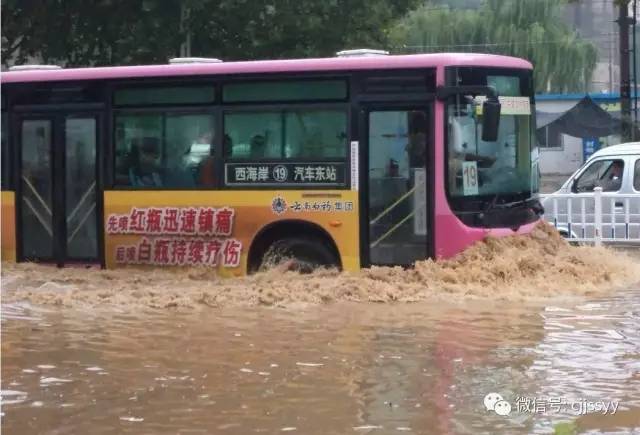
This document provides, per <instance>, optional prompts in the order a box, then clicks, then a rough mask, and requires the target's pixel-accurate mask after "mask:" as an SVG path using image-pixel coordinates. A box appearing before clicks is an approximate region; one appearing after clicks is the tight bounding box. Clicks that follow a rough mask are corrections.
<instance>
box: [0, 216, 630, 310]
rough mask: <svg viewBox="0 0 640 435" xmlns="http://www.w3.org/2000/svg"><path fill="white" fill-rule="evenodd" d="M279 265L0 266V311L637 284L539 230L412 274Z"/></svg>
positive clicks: (602, 254)
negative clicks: (23, 303) (13, 306)
mask: <svg viewBox="0 0 640 435" xmlns="http://www.w3.org/2000/svg"><path fill="white" fill-rule="evenodd" d="M287 269H288V266H287V265H286V264H281V265H278V266H275V267H273V268H272V269H270V270H267V271H264V272H260V273H257V274H255V275H251V276H247V277H242V278H221V277H219V276H217V275H216V274H215V272H214V271H212V270H208V269H187V270H185V269H170V270H169V269H154V270H149V269H148V270H142V269H130V268H127V269H118V270H101V271H87V270H82V269H56V268H53V267H49V266H40V265H34V264H29V263H20V264H3V270H2V292H3V298H4V301H5V302H11V301H18V300H28V301H30V302H33V303H37V304H52V305H63V306H90V307H96V306H100V305H117V306H121V307H127V308H130V307H136V306H138V307H140V306H141V307H150V308H185V309H197V308H204V307H224V306H255V305H269V306H288V305H291V304H296V303H307V304H320V303H327V302H333V301H345V300H346V301H358V302H367V301H368V302H394V301H401V302H414V301H421V300H426V299H430V298H446V299H452V298H454V299H455V298H463V299H465V298H490V299H505V300H521V299H530V298H544V297H550V296H557V295H587V294H595V293H599V292H604V291H607V290H610V289H613V288H617V287H621V286H626V285H629V284H631V283H637V282H640V263H639V262H638V260H636V259H633V258H632V257H630V256H628V255H627V254H625V253H622V252H616V251H612V250H610V249H607V248H594V247H575V246H570V245H569V244H567V243H566V241H565V240H564V239H562V237H560V235H559V234H558V233H557V232H556V231H555V230H554V229H553V228H552V227H550V226H549V225H547V224H539V225H538V226H537V227H536V228H535V229H534V231H533V232H532V233H531V234H529V235H526V236H512V237H504V238H487V239H485V240H484V241H482V242H479V243H476V244H475V245H473V246H471V247H470V248H469V249H467V250H466V251H465V252H463V253H461V254H460V255H458V256H456V257H454V258H453V259H449V260H443V261H437V262H436V261H432V260H426V261H419V262H417V263H416V264H415V265H414V267H413V268H409V269H406V268H402V267H376V266H374V267H371V268H369V269H363V270H361V271H360V272H357V273H346V272H343V273H341V272H338V271H336V270H326V269H325V270H318V271H315V272H314V273H312V274H307V275H301V274H298V273H296V272H293V271H289V270H287Z"/></svg>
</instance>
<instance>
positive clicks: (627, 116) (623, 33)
mask: <svg viewBox="0 0 640 435" xmlns="http://www.w3.org/2000/svg"><path fill="white" fill-rule="evenodd" d="M629 3H630V1H629V0H627V1H624V0H623V1H620V2H619V3H618V8H619V15H618V20H617V23H618V26H619V27H620V115H621V116H622V132H621V133H622V141H623V142H629V141H631V132H632V126H631V71H630V68H629V57H630V56H629V55H630V54H631V51H630V50H629V26H630V25H631V24H632V23H633V19H632V18H630V17H629Z"/></svg>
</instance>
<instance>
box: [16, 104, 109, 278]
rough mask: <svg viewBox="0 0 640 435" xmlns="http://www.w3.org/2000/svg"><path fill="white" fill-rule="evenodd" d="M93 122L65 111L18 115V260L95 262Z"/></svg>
mask: <svg viewBox="0 0 640 435" xmlns="http://www.w3.org/2000/svg"><path fill="white" fill-rule="evenodd" d="M98 120H99V117H98V116H97V115H94V114H71V113H66V114H59V113H56V114H46V113H45V114H42V115H26V116H22V117H20V118H19V119H18V132H19V136H20V141H19V142H20V153H19V154H20V157H19V159H20V161H19V172H20V173H19V177H20V180H19V185H18V198H17V201H16V202H17V203H18V210H17V211H18V216H17V221H18V225H17V227H18V241H17V244H18V253H19V257H20V260H32V261H44V262H54V263H57V264H58V265H63V264H64V263H69V262H87V263H93V262H98V261H99V259H100V255H99V253H100V249H99V244H100V243H99V240H100V237H99V233H98V231H99V229H100V228H101V225H100V222H99V219H100V216H99V213H98V206H97V205H98V187H97V165H96V162H97V151H98V137H99V136H98Z"/></svg>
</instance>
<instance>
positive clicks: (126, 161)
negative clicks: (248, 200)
mask: <svg viewBox="0 0 640 435" xmlns="http://www.w3.org/2000/svg"><path fill="white" fill-rule="evenodd" d="M115 125H116V134H115V137H116V157H115V185H116V186H132V187H138V188H167V189H180V188H192V187H196V186H198V185H202V184H203V178H202V176H201V169H202V166H203V165H204V164H205V161H209V160H211V159H212V158H213V138H214V127H213V125H214V124H213V116H212V115H210V114H204V113H201V114H167V113H154V114H146V113H145V114H124V115H118V116H117V117H116V122H115ZM163 126H164V128H163ZM211 166H212V165H209V168H211ZM206 180H207V181H206V182H204V185H207V186H211V185H212V182H211V181H210V180H211V177H209V178H207V179H206Z"/></svg>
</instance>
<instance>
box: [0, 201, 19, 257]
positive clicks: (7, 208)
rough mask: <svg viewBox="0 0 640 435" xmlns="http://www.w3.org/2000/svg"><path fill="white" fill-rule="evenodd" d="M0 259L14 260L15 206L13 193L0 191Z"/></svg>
mask: <svg viewBox="0 0 640 435" xmlns="http://www.w3.org/2000/svg"><path fill="white" fill-rule="evenodd" d="M1 201H2V204H1V205H2V215H1V216H0V217H1V218H2V233H1V235H0V236H1V242H0V243H1V246H2V251H1V254H0V255H1V256H2V261H16V207H15V193H14V192H8V191H6V192H2V198H1Z"/></svg>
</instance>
